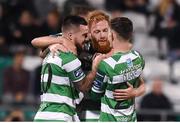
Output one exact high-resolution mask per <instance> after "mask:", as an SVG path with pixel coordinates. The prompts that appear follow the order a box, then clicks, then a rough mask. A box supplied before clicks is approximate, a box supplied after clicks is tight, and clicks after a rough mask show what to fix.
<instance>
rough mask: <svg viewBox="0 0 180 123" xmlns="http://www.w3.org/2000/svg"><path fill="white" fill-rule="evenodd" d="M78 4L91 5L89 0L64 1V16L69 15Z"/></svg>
mask: <svg viewBox="0 0 180 123" xmlns="http://www.w3.org/2000/svg"><path fill="white" fill-rule="evenodd" d="M76 5H84V6H90V5H89V3H88V2H87V0H66V2H65V3H64V9H63V10H64V11H63V15H64V17H65V16H67V15H69V14H70V13H71V11H72V7H73V6H76Z"/></svg>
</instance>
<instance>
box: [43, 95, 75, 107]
mask: <svg viewBox="0 0 180 123" xmlns="http://www.w3.org/2000/svg"><path fill="white" fill-rule="evenodd" d="M41 101H42V102H44V101H46V102H55V103H65V104H68V105H69V106H71V107H74V108H75V104H74V103H75V102H74V100H73V99H71V98H69V97H66V96H61V95H58V94H51V93H45V94H43V95H41Z"/></svg>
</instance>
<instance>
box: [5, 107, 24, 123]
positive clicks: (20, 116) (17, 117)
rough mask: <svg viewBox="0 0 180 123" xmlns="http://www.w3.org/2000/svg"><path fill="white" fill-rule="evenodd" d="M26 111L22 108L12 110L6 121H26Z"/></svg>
mask: <svg viewBox="0 0 180 123" xmlns="http://www.w3.org/2000/svg"><path fill="white" fill-rule="evenodd" d="M24 119H25V118H24V113H23V112H22V111H21V110H20V109H14V110H12V111H11V112H10V114H9V116H7V117H6V118H5V121H6V122H13V121H15V122H18V121H24Z"/></svg>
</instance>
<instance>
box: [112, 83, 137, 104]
mask: <svg viewBox="0 0 180 123" xmlns="http://www.w3.org/2000/svg"><path fill="white" fill-rule="evenodd" d="M127 85H128V88H127V89H116V90H115V91H114V92H113V96H114V98H115V100H116V101H122V100H127V99H132V98H134V97H135V96H136V89H135V88H133V86H132V85H131V84H130V83H129V82H127Z"/></svg>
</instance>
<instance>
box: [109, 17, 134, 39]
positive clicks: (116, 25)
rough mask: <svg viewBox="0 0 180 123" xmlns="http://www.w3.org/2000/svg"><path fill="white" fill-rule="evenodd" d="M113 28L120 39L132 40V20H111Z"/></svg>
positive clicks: (124, 18)
mask: <svg viewBox="0 0 180 123" xmlns="http://www.w3.org/2000/svg"><path fill="white" fill-rule="evenodd" d="M111 28H112V30H114V31H115V32H116V33H117V34H118V35H119V36H120V37H122V38H124V39H126V40H131V39H132V33H133V23H132V21H131V20H130V19H128V18H126V17H117V18H114V19H112V20H111Z"/></svg>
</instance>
